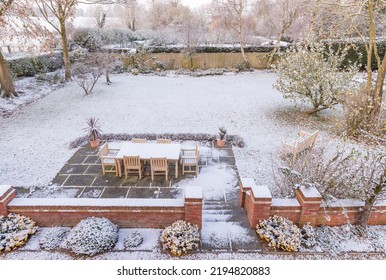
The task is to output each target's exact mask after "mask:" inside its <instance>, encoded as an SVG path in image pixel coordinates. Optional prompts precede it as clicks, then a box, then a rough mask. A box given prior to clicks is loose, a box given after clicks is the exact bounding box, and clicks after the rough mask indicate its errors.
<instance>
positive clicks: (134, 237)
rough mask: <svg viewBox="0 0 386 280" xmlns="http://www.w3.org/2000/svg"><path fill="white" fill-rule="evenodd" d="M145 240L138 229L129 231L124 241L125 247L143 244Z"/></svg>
mask: <svg viewBox="0 0 386 280" xmlns="http://www.w3.org/2000/svg"><path fill="white" fill-rule="evenodd" d="M142 242H143V237H142V235H141V234H140V233H139V232H138V231H136V230H135V231H133V232H131V233H129V234H128V235H127V236H126V238H125V240H124V241H123V243H124V245H125V248H126V249H128V248H135V247H138V246H139V245H141V244H142Z"/></svg>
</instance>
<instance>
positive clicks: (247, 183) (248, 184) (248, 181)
mask: <svg viewBox="0 0 386 280" xmlns="http://www.w3.org/2000/svg"><path fill="white" fill-rule="evenodd" d="M240 181H241V184H242V185H243V188H252V187H253V186H256V183H255V179H253V178H243V177H242V178H240Z"/></svg>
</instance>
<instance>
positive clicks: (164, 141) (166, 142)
mask: <svg viewBox="0 0 386 280" xmlns="http://www.w3.org/2000/svg"><path fill="white" fill-rule="evenodd" d="M155 142H156V143H157V144H171V143H172V140H170V139H157V140H155Z"/></svg>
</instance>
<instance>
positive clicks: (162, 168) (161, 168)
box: [150, 158, 169, 181]
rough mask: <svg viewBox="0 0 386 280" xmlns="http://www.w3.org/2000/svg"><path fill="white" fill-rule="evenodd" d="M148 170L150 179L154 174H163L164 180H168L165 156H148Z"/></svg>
mask: <svg viewBox="0 0 386 280" xmlns="http://www.w3.org/2000/svg"><path fill="white" fill-rule="evenodd" d="M150 170H151V180H152V181H154V176H155V175H164V174H165V179H166V181H167V180H168V174H169V163H168V160H167V159H166V158H150Z"/></svg>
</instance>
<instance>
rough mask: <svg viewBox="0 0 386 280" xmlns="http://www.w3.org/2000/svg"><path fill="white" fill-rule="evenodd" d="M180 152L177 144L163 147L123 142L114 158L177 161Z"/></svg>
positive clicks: (155, 144)
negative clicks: (130, 157) (125, 157)
mask: <svg viewBox="0 0 386 280" xmlns="http://www.w3.org/2000/svg"><path fill="white" fill-rule="evenodd" d="M180 151H181V145H180V144H179V143H173V144H168V145H165V144H157V143H132V142H125V143H123V145H122V148H121V149H120V150H119V152H118V154H117V155H116V157H117V158H121V159H123V157H124V156H139V157H140V158H141V159H150V158H167V159H169V160H178V159H179V158H180Z"/></svg>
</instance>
